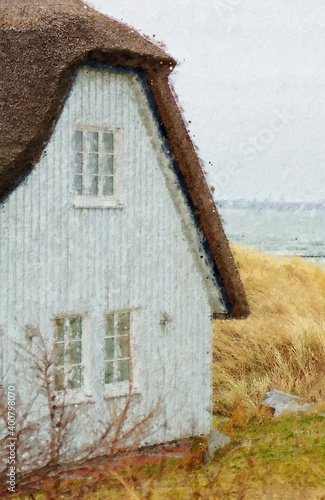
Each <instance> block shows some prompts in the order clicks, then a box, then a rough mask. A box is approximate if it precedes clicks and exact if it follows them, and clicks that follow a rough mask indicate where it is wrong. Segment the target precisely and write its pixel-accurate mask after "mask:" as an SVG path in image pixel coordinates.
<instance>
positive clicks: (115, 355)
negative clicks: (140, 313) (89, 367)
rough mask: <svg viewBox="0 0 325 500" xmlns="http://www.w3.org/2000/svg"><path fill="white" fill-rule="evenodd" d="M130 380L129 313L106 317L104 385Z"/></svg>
mask: <svg viewBox="0 0 325 500" xmlns="http://www.w3.org/2000/svg"><path fill="white" fill-rule="evenodd" d="M128 380H130V312H128V311H123V312H114V313H110V314H107V315H106V331H105V384H114V383H116V382H123V381H128Z"/></svg>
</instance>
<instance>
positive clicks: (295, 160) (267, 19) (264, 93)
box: [88, 0, 325, 202]
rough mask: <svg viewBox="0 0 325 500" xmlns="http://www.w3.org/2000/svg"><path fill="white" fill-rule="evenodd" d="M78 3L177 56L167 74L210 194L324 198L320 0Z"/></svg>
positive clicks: (324, 35) (324, 39)
mask: <svg viewBox="0 0 325 500" xmlns="http://www.w3.org/2000/svg"><path fill="white" fill-rule="evenodd" d="M88 3H89V4H90V5H92V6H93V7H95V8H96V9H97V10H99V11H101V12H103V13H105V14H108V15H110V16H112V17H114V18H115V19H117V20H119V21H121V20H122V21H123V22H125V23H127V24H129V25H131V26H133V27H134V28H136V29H137V30H138V31H140V33H145V34H146V35H149V36H150V37H152V40H158V41H162V42H164V43H165V44H166V50H167V52H169V53H170V54H171V55H172V56H174V57H175V58H176V59H177V61H178V62H179V65H178V67H177V68H176V69H175V70H174V72H173V75H172V78H171V81H172V83H173V85H174V87H175V90H176V93H177V94H178V97H179V103H180V105H181V107H182V109H183V115H184V117H185V119H186V120H187V121H191V124H190V133H191V137H192V139H193V141H194V143H195V144H196V145H197V147H198V148H199V155H200V157H201V159H202V160H203V162H204V164H205V169H206V170H207V171H208V181H209V183H210V184H211V185H214V187H215V198H216V199H217V200H218V199H242V198H243V199H248V200H252V199H257V200H265V199H268V200H272V201H281V200H282V201H314V202H319V201H322V202H325V109H324V99H325V71H324V70H325V60H324V59H325V3H324V2H323V0H308V2H306V1H305V0H294V1H290V2H288V0H272V2H265V1H264V2H261V1H260V0H200V1H199V0H159V1H158V0H156V1H154V0H89V1H88ZM209 162H210V163H209Z"/></svg>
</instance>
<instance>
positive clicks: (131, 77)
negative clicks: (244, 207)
mask: <svg viewBox="0 0 325 500" xmlns="http://www.w3.org/2000/svg"><path fill="white" fill-rule="evenodd" d="M0 14H1V16H2V19H4V22H3V23H2V24H1V26H0V31H1V39H0V42H1V47H2V50H1V53H0V60H1V73H0V81H1V83H0V106H1V112H0V196H1V200H2V204H1V206H0V232H1V233H0V234H1V244H0V285H1V294H0V311H1V314H0V322H1V331H2V334H1V335H2V354H3V356H2V358H3V363H2V367H1V370H2V371H1V376H2V377H3V378H2V382H3V384H4V387H6V385H8V384H10V385H14V386H15V387H16V388H17V392H18V393H19V394H20V400H21V404H23V403H24V404H26V403H28V401H29V400H30V398H31V393H30V390H32V389H29V387H30V383H29V382H28V383H27V381H26V380H25V379H24V370H25V364H26V363H27V364H28V363H29V362H30V360H27V359H26V360H25V361H26V363H25V364H24V363H22V364H21V362H20V361H19V358H18V357H17V354H16V353H15V349H14V347H13V346H14V345H15V343H16V342H17V343H19V344H20V345H25V344H24V342H26V343H28V342H34V343H35V339H34V340H30V339H26V331H32V330H33V329H34V330H37V331H39V332H41V334H42V336H43V337H44V339H45V342H46V343H47V345H48V348H49V349H50V348H51V346H53V345H54V349H55V358H54V361H53V370H54V372H55V382H54V388H55V392H56V398H57V404H60V397H62V394H63V393H64V394H65V404H66V405H68V406H69V405H77V406H74V408H77V410H76V411H77V417H76V418H78V414H79V413H80V415H82V418H84V416H85V415H87V418H88V425H87V426H83V425H79V428H78V432H77V433H76V436H75V438H74V439H75V440H76V441H75V443H76V446H79V445H81V444H82V445H83V444H85V443H88V444H89V443H90V442H91V441H92V440H93V439H94V435H95V434H96V435H98V433H100V431H101V425H102V422H103V418H104V417H103V415H105V412H106V413H107V412H108V411H109V405H110V403H111V402H112V401H113V400H114V401H115V402H116V403H117V404H118V405H119V404H121V405H123V401H125V398H126V397H127V396H128V394H129V390H130V382H131V385H132V388H131V389H132V412H131V414H132V416H130V417H128V418H129V419H130V421H132V423H133V425H134V423H136V422H137V421H139V420H141V418H143V417H144V416H145V415H147V414H148V413H149V412H150V411H151V410H152V408H154V407H157V408H158V405H157V402H158V401H160V404H159V411H158V410H157V414H156V415H155V416H154V418H153V419H152V422H151V425H150V430H149V431H147V432H146V435H145V436H143V439H142V441H141V442H142V443H143V444H144V443H147V444H154V443H160V442H166V441H170V440H173V439H177V438H181V437H186V436H191V435H195V434H201V433H205V432H207V431H208V430H209V426H210V419H211V414H210V413H209V407H210V398H211V385H212V384H211V360H212V347H211V340H212V326H211V318H212V317H215V316H221V315H225V316H227V317H244V316H246V315H247V314H248V306H247V303H246V299H245V294H244V291H243V288H242V285H241V282H240V279H239V276H238V272H237V270H236V267H235V264H234V261H233V258H232V255H231V252H230V250H229V247H228V242H227V240H226V238H225V236H224V233H223V230H222V227H221V223H220V219H219V216H218V213H217V210H216V207H215V204H214V202H213V199H212V196H211V193H210V191H209V188H208V186H207V184H206V181H205V178H204V174H203V171H202V167H201V165H200V162H199V159H198V158H197V155H196V153H195V150H194V147H193V145H192V143H191V140H190V138H189V136H188V133H187V130H186V126H185V124H184V122H183V119H182V116H181V114H180V111H179V109H178V106H177V104H176V102H175V98H174V96H173V93H172V92H171V90H170V87H169V84H168V75H169V73H170V72H171V70H172V69H173V67H174V65H175V61H174V60H173V59H172V58H171V57H170V56H169V55H167V54H166V53H164V52H163V51H162V50H161V49H160V48H158V47H157V46H155V45H154V44H152V43H150V42H149V41H147V40H145V39H144V38H142V37H141V36H140V35H139V34H138V33H136V32H135V31H134V30H132V29H131V28H129V27H127V26H125V25H121V24H119V23H117V22H116V21H113V20H111V19H109V18H107V17H105V16H103V15H100V14H98V13H97V12H95V11H93V10H92V9H90V8H89V7H88V6H86V5H84V4H82V3H81V2H79V0H69V1H65V2H64V3H62V4H61V3H60V2H55V5H52V2H50V1H43V2H40V1H39V0H38V1H36V0H31V1H30V2H29V3H28V4H27V3H24V5H23V6H21V2H19V1H12V2H11V3H10V5H8V3H7V2H4V1H3V0H2V1H1V2H0ZM31 336H32V335H31ZM36 341H37V339H36ZM35 348H36V349H37V348H38V346H37V342H36V346H35V345H34V346H33V349H35ZM26 349H28V346H27V344H26ZM22 366H24V369H23V370H22V369H21V368H22ZM35 383H36V382H35ZM35 390H36V392H37V384H36V388H35V387H34V388H33V391H34V393H33V394H35ZM60 395H61V396H60ZM45 408H46V404H45V402H44V396H42V394H39V396H37V397H36V399H35V400H34V402H33V407H32V408H31V409H30V415H32V414H33V415H38V416H39V415H40V414H42V412H43V413H44V412H45V413H46V409H45ZM18 411H19V410H18ZM45 413H44V414H45ZM89 422H90V423H89Z"/></svg>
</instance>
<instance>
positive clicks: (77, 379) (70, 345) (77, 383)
mask: <svg viewBox="0 0 325 500" xmlns="http://www.w3.org/2000/svg"><path fill="white" fill-rule="evenodd" d="M55 325H56V333H55V334H56V337H55V338H56V340H55V362H54V365H55V380H54V386H55V390H56V391H62V390H64V389H80V388H81V387H82V385H83V366H82V318H81V316H73V317H61V318H56V319H55Z"/></svg>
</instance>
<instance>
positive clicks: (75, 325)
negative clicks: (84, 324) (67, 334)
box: [70, 317, 81, 339]
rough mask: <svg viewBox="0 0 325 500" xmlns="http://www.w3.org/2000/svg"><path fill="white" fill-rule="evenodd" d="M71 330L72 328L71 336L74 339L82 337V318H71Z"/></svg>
mask: <svg viewBox="0 0 325 500" xmlns="http://www.w3.org/2000/svg"><path fill="white" fill-rule="evenodd" d="M70 330H71V338H72V339H80V338H81V318H80V317H76V318H71V319H70Z"/></svg>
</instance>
